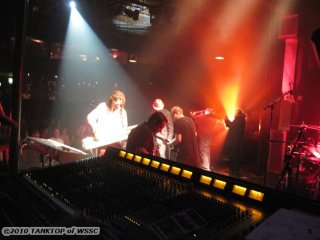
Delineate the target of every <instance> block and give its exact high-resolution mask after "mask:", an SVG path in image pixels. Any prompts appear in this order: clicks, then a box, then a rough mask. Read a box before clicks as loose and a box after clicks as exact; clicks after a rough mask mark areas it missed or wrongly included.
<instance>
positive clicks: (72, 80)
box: [59, 8, 147, 124]
mask: <svg viewBox="0 0 320 240" xmlns="http://www.w3.org/2000/svg"><path fill="white" fill-rule="evenodd" d="M59 81H60V84H59V85H60V86H61V89H62V90H63V91H62V94H63V96H61V97H62V99H65V100H66V99H69V100H70V99H71V100H72V101H74V100H77V101H78V102H77V105H78V106H81V110H79V111H81V113H79V114H77V116H78V117H77V119H75V122H76V121H79V119H80V118H83V119H85V116H86V115H87V114H88V113H89V111H88V109H87V107H86V105H85V104H87V103H89V102H90V101H94V102H96V103H99V102H102V101H106V97H108V95H110V94H111V92H112V91H114V90H121V91H123V92H125V94H126V95H130V94H131V95H134V99H131V101H128V102H127V104H126V107H129V106H130V104H131V105H133V106H134V105H139V106H141V105H143V104H145V103H146V102H147V101H146V99H145V97H144V94H143V93H141V92H140V91H139V90H138V89H137V88H136V86H134V84H133V83H132V81H131V78H130V77H129V76H128V74H127V73H126V72H125V71H124V69H122V67H121V65H119V64H118V61H117V59H114V58H113V57H112V54H111V49H108V48H107V47H106V46H105V45H104V44H103V42H102V41H101V40H100V39H99V37H98V36H97V35H96V33H95V32H94V31H93V30H92V29H91V27H90V26H89V25H88V23H87V22H86V21H85V19H83V17H82V16H81V14H80V13H79V12H78V10H77V9H76V8H73V9H72V10H71V14H70V19H69V24H68V28H67V33H66V37H65V41H64V46H63V51H62V59H61V63H60V72H59ZM127 90H130V92H127ZM128 97H129V96H127V98H128ZM73 110H74V109H73ZM82 111H83V112H82ZM138 114H139V113H138ZM81 115H82V116H83V117H81ZM139 117H141V114H140V115H139ZM132 118H135V116H131V115H128V120H129V122H130V121H132V120H131V119H132ZM139 121H141V120H139ZM81 122H83V120H82V121H81ZM136 123H137V122H136V121H134V122H133V124H136Z"/></svg>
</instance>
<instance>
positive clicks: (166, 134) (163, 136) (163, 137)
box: [152, 98, 173, 159]
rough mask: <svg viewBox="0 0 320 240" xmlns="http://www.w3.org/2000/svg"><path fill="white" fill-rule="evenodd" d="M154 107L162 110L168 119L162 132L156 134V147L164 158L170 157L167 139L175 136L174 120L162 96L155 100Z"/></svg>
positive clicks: (155, 109) (156, 109)
mask: <svg viewBox="0 0 320 240" xmlns="http://www.w3.org/2000/svg"><path fill="white" fill-rule="evenodd" d="M152 108H153V110H154V111H156V112H162V113H163V114H164V115H165V117H166V118H167V120H168V123H167V125H166V126H165V127H164V128H163V129H162V131H161V132H159V133H157V134H156V147H157V149H158V152H159V156H160V157H162V158H167V159H169V158H170V150H169V148H168V147H167V141H171V140H172V138H173V120H172V116H171V113H170V111H169V110H167V109H166V108H165V107H164V103H163V101H162V100H161V99H160V98H157V99H155V100H154V101H153V104H152Z"/></svg>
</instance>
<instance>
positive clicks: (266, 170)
mask: <svg viewBox="0 0 320 240" xmlns="http://www.w3.org/2000/svg"><path fill="white" fill-rule="evenodd" d="M292 93H293V92H292V90H289V91H287V92H285V93H283V94H281V95H280V96H279V97H278V98H276V99H275V100H273V101H272V102H270V103H269V104H268V105H266V106H265V107H264V108H263V110H266V109H268V108H270V121H269V131H268V138H267V143H268V150H267V155H266V160H265V165H264V178H263V186H266V183H267V172H268V158H269V148H270V146H269V143H270V131H271V126H272V118H273V110H274V106H275V105H276V103H277V102H279V101H280V100H281V99H282V98H283V97H284V96H285V95H287V94H290V95H292Z"/></svg>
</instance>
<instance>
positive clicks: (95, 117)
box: [87, 103, 102, 134]
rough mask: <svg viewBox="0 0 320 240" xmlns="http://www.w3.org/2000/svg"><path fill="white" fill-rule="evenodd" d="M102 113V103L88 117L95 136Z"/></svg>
mask: <svg viewBox="0 0 320 240" xmlns="http://www.w3.org/2000/svg"><path fill="white" fill-rule="evenodd" d="M101 111H102V105H101V103H100V104H99V105H98V106H97V107H96V108H95V109H93V110H92V111H91V112H90V113H89V114H88V115H87V121H88V123H89V125H90V126H91V128H92V132H93V134H95V132H96V130H97V127H98V117H99V115H100V114H101Z"/></svg>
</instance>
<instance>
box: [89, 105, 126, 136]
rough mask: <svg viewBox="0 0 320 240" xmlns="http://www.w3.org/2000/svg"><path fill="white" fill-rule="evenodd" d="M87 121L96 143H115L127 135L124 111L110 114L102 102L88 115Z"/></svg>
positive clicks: (118, 110) (117, 110)
mask: <svg viewBox="0 0 320 240" xmlns="http://www.w3.org/2000/svg"><path fill="white" fill-rule="evenodd" d="M87 120H88V123H89V124H90V126H91V127H92V130H93V133H94V135H95V138H96V140H97V141H103V142H116V141H117V139H122V138H123V137H124V136H126V135H127V128H128V117H127V112H126V110H125V109H122V110H120V109H116V110H115V111H113V112H112V111H110V109H109V108H108V106H107V104H106V103H105V102H102V103H100V104H99V105H98V106H97V107H96V108H95V109H93V110H92V111H91V112H90V113H89V114H88V116H87Z"/></svg>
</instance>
